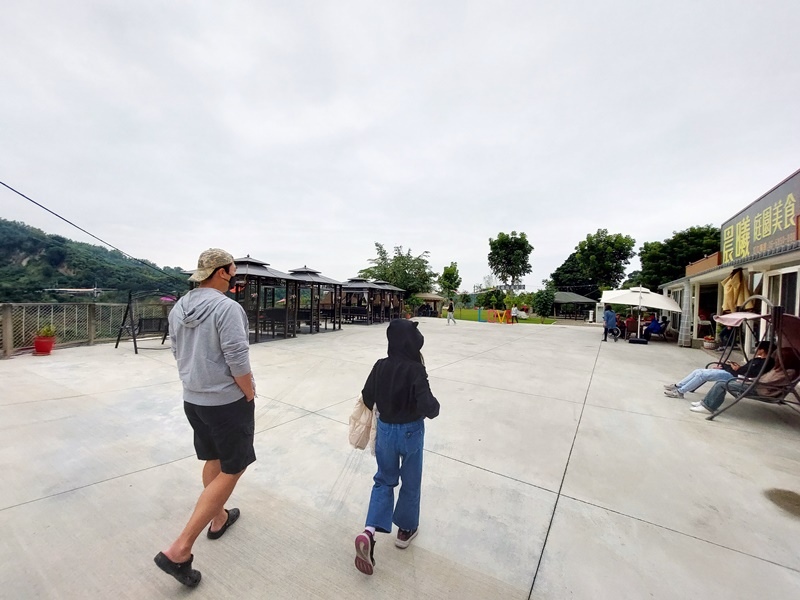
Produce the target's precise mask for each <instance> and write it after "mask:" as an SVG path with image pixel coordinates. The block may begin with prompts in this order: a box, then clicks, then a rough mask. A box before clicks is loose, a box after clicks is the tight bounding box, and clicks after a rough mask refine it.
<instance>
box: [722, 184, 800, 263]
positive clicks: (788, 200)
mask: <svg viewBox="0 0 800 600" xmlns="http://www.w3.org/2000/svg"><path fill="white" fill-rule="evenodd" d="M798 197H800V173H797V174H795V175H794V176H793V177H791V178H790V179H788V180H786V181H785V182H783V183H782V184H781V185H779V186H778V187H777V188H775V189H774V190H772V191H771V192H769V193H768V194H766V195H765V196H763V197H761V198H760V199H759V200H757V201H756V202H754V203H753V204H751V205H750V206H748V207H747V208H746V209H745V210H743V211H742V212H740V213H739V214H738V215H736V216H735V217H734V218H733V219H730V220H728V221H726V222H725V223H724V224H723V225H722V233H721V240H720V246H721V247H720V251H721V253H722V262H723V263H727V262H731V261H733V260H736V259H737V258H748V257H750V256H753V255H755V254H759V253H762V252H766V251H768V250H772V249H774V248H778V247H780V246H784V245H786V244H790V243H792V242H794V241H795V240H796V239H797V229H796V226H795V219H796V216H797V215H796V198H798Z"/></svg>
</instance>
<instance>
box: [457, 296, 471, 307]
mask: <svg viewBox="0 0 800 600" xmlns="http://www.w3.org/2000/svg"><path fill="white" fill-rule="evenodd" d="M459 300H460V302H461V306H463V307H465V308H469V305H470V304H472V294H470V293H468V292H462V293H461V296H460V297H459Z"/></svg>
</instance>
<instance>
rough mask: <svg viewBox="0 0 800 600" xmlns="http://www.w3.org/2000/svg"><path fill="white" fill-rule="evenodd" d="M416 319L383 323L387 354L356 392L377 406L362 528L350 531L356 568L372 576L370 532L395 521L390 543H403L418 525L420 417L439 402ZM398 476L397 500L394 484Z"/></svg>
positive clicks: (431, 414) (432, 413) (372, 539)
mask: <svg viewBox="0 0 800 600" xmlns="http://www.w3.org/2000/svg"><path fill="white" fill-rule="evenodd" d="M418 325H419V323H417V322H415V321H408V320H405V319H397V320H394V321H392V322H391V323H389V327H388V328H387V330H386V337H387V338H388V339H389V348H388V353H387V354H388V356H387V358H382V359H380V360H379V361H378V362H376V363H375V366H373V367H372V371H371V372H370V374H369V377H367V381H366V383H365V384H364V389H363V390H362V392H361V397H362V399H363V401H364V404H365V405H366V407H367V408H369V409H370V410H375V409H376V408H377V410H378V419H377V434H376V439H375V458H376V460H377V462H378V472H377V473H376V474H375V477H374V478H373V479H374V481H375V484H374V485H373V486H372V495H371V496H370V500H369V510H368V511H367V520H366V527H365V529H364V531H363V532H362V533H360V534H358V536H356V540H355V545H356V558H355V565H356V568H357V569H358V570H359V571H361V572H362V573H365V574H367V575H372V571H373V566H374V565H375V559H374V550H375V533H376V532H378V531H379V532H381V533H391V532H392V523H394V524H395V525H397V527H398V531H397V539H396V540H395V542H394V543H395V546H397V547H398V548H408V545H409V544H410V543H411V540H413V539H414V538H415V537H416V535H417V529H418V527H419V501H420V492H421V487H422V449H423V443H424V438H425V425H424V419H425V417H428V418H429V419H433V418H435V417H436V416H437V415H438V414H439V402H438V400H436V398H435V397H434V396H433V394H432V393H431V388H430V385H429V384H428V373H427V371H426V370H425V363H424V362H423V359H422V354H421V352H420V350H421V349H422V345H423V343H424V342H425V338H424V337H423V336H422V333H420V331H419V329H418V328H417V327H418ZM401 480H402V485H401V486H400V492H399V493H398V496H397V505H395V502H394V488H395V487H396V486H397V484H398V483H399V482H400V481H401Z"/></svg>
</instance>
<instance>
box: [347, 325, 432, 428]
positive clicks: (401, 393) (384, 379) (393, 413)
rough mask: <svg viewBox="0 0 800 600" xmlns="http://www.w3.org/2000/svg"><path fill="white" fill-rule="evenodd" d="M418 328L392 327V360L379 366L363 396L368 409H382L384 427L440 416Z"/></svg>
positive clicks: (390, 357)
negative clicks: (421, 350)
mask: <svg viewBox="0 0 800 600" xmlns="http://www.w3.org/2000/svg"><path fill="white" fill-rule="evenodd" d="M418 325H419V323H416V322H414V321H407V320H405V319H395V320H394V321H392V322H391V323H389V327H388V328H387V330H386V337H387V338H389V351H388V355H389V356H388V357H387V358H382V359H380V360H379V361H378V362H376V363H375V366H374V367H372V371H371V372H370V374H369V377H367V382H366V383H365V384H364V389H363V390H362V392H361V397H362V398H363V400H364V404H365V405H366V406H367V408H369V409H370V410H372V408H373V406H375V404H377V405H378V412H379V413H380V419H381V421H383V422H384V423H410V422H411V421H416V420H417V419H421V418H423V417H428V418H429V419H433V418H434V417H436V416H437V415H438V414H439V401H438V400H436V398H434V396H433V394H432V393H431V388H430V385H429V384H428V372H427V371H426V370H425V365H423V364H422V355H421V354H420V349H421V348H422V344H423V343H425V338H424V337H423V336H422V334H421V333H420V332H419V329H417V326H418Z"/></svg>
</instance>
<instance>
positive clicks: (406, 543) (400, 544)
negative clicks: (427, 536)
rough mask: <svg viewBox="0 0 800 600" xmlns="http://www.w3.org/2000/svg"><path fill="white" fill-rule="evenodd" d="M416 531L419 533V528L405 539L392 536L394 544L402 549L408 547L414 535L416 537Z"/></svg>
mask: <svg viewBox="0 0 800 600" xmlns="http://www.w3.org/2000/svg"><path fill="white" fill-rule="evenodd" d="M418 533H419V530H417V531H415V532H414V533H413V534H412V535H411V537H410V538H408V539H407V540H406V541H403V540H400V539H397V538H394V545H395V546H397V547H398V548H403V549H405V548H408V546H409V545H410V544H411V540H413V539H414V538H415V537H417V534H418Z"/></svg>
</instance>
